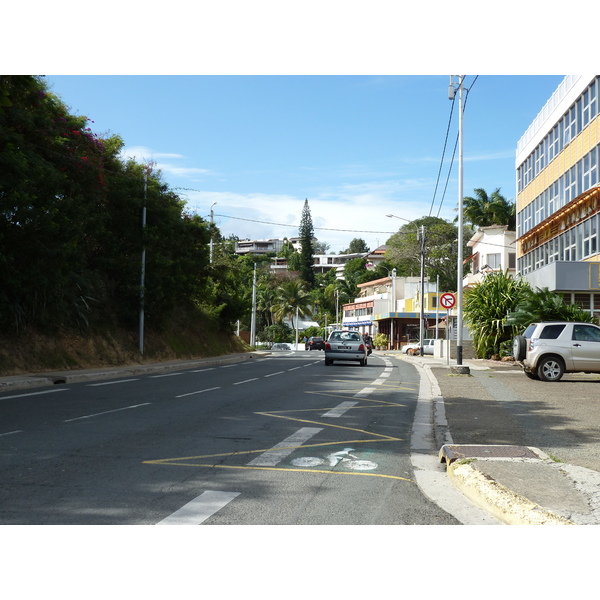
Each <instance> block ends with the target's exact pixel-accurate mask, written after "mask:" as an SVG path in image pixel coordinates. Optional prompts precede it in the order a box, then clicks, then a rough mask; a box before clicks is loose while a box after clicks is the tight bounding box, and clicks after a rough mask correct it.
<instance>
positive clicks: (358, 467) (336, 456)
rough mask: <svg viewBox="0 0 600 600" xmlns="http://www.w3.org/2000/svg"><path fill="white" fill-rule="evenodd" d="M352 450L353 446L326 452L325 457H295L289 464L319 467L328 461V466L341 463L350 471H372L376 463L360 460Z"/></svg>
mask: <svg viewBox="0 0 600 600" xmlns="http://www.w3.org/2000/svg"><path fill="white" fill-rule="evenodd" d="M352 452H354V448H344V449H343V450H340V451H339V452H334V453H333V454H328V455H327V456H326V457H325V458H319V457H317V456H304V457H301V458H295V459H293V460H292V461H291V464H292V465H294V466H295V467H319V466H321V465H323V464H325V463H326V462H328V463H329V466H330V467H336V466H337V465H339V464H341V466H343V467H345V468H347V469H350V470H352V471H373V470H374V469H376V468H377V466H378V465H377V463H375V462H373V461H370V460H362V459H360V458H359V457H358V456H355V455H354V454H352Z"/></svg>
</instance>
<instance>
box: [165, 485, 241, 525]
mask: <svg viewBox="0 0 600 600" xmlns="http://www.w3.org/2000/svg"><path fill="white" fill-rule="evenodd" d="M239 495H240V493H239V492H213V491H206V492H203V493H202V494H200V495H199V496H198V497H197V498H194V499H193V500H192V501H191V502H188V503H187V504H185V505H184V506H182V507H181V508H180V509H179V510H176V511H175V512H174V513H173V514H171V515H169V516H168V517H167V518H166V519H163V520H162V521H159V522H158V523H157V525H200V524H201V523H203V522H204V521H206V520H207V519H209V518H210V517H212V515H214V514H215V513H216V512H217V511H219V510H221V509H222V508H223V507H224V506H226V505H227V504H229V503H230V502H231V501H232V500H233V499H234V498H237V497H238V496H239Z"/></svg>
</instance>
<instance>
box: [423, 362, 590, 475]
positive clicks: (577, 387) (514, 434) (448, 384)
mask: <svg viewBox="0 0 600 600" xmlns="http://www.w3.org/2000/svg"><path fill="white" fill-rule="evenodd" d="M485 362H487V363H490V362H491V361H485ZM474 363H477V361H474ZM432 372H433V374H434V375H435V377H436V379H437V381H438V383H439V386H440V390H441V393H442V396H443V398H444V405H445V410H446V417H447V419H448V425H449V428H450V432H451V435H452V438H453V440H454V443H458V444H517V445H526V446H535V447H538V448H540V449H541V450H543V451H544V452H546V453H547V454H549V455H550V456H552V457H553V458H555V459H556V460H560V461H562V462H566V463H570V464H573V465H579V466H582V467H587V468H589V469H594V470H596V471H600V443H599V442H600V375H598V374H583V373H581V374H580V373H577V374H566V375H565V376H564V378H563V379H562V380H561V381H559V382H555V383H545V382H542V381H535V380H531V379H528V378H527V377H526V376H525V375H524V374H523V373H522V372H521V371H520V370H519V369H517V368H514V367H512V366H511V367H500V366H498V368H492V369H491V370H481V369H480V368H477V367H474V368H471V369H470V375H455V374H453V373H452V372H451V370H450V369H448V368H444V367H443V366H439V367H437V366H433V365H432Z"/></svg>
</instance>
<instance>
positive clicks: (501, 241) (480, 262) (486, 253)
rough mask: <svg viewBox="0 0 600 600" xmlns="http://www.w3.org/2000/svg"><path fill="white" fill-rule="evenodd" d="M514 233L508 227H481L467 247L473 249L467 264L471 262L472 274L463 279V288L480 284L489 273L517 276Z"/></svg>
mask: <svg viewBox="0 0 600 600" xmlns="http://www.w3.org/2000/svg"><path fill="white" fill-rule="evenodd" d="M516 237H517V235H516V233H515V232H514V231H509V229H508V227H507V226H501V225H491V226H489V227H481V228H480V229H479V230H478V231H477V232H476V233H475V234H474V235H473V237H471V239H470V240H469V241H468V242H467V246H468V247H469V248H471V249H472V254H471V256H469V257H468V258H467V259H466V261H465V262H470V264H471V272H470V273H467V274H466V275H465V277H464V279H463V287H470V286H473V285H475V284H476V283H480V282H481V281H482V280H483V278H484V277H485V275H486V274H487V273H493V272H494V271H501V272H503V273H504V272H508V274H509V275H511V276H513V277H514V275H515V274H516V266H517V260H516V258H517V250H516V245H515V239H516Z"/></svg>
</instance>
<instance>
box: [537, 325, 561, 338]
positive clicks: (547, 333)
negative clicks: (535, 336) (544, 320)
mask: <svg viewBox="0 0 600 600" xmlns="http://www.w3.org/2000/svg"><path fill="white" fill-rule="evenodd" d="M564 328H565V324H564V323H563V324H561V325H546V326H545V327H544V329H542V331H541V333H540V339H541V340H555V339H557V338H558V336H559V335H560V334H561V333H562V332H563V330H564Z"/></svg>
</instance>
